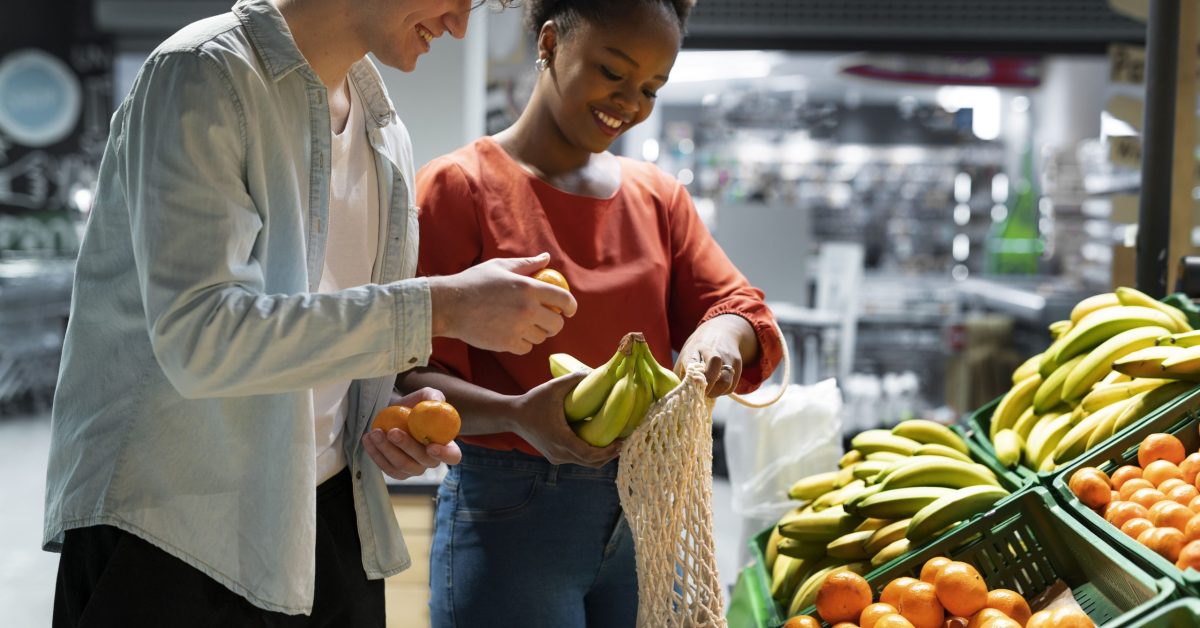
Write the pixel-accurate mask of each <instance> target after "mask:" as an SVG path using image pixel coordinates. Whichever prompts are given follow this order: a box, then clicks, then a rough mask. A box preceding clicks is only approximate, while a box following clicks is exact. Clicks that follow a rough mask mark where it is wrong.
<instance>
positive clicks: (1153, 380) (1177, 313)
mask: <svg viewBox="0 0 1200 628" xmlns="http://www.w3.org/2000/svg"><path fill="white" fill-rule="evenodd" d="M1050 335H1051V337H1052V338H1053V339H1054V340H1053V342H1052V343H1051V344H1050V346H1049V348H1047V349H1046V350H1045V351H1044V352H1042V353H1039V354H1038V355H1035V356H1033V357H1031V358H1029V360H1027V361H1026V362H1025V363H1024V364H1022V365H1021V366H1019V367H1017V370H1015V371H1013V377H1012V379H1013V387H1012V389H1010V390H1009V392H1008V393H1007V394H1006V395H1005V396H1004V397H1003V398H1002V399H1001V400H1000V403H999V405H997V406H996V409H995V411H994V412H993V413H992V420H991V427H990V429H989V433H988V436H989V438H990V440H991V441H992V446H993V448H994V449H995V450H996V457H997V458H998V459H999V460H1000V462H1001V463H1002V464H1004V465H1005V466H1008V467H1010V468H1011V467H1015V466H1017V465H1019V464H1020V465H1024V466H1025V467H1027V468H1029V469H1032V470H1035V471H1038V472H1049V471H1053V470H1054V469H1055V468H1057V467H1059V466H1061V465H1063V464H1065V463H1067V462H1069V461H1070V460H1072V459H1074V458H1076V457H1078V456H1079V455H1080V454H1082V453H1083V452H1085V451H1087V450H1088V449H1091V448H1092V447H1095V446H1097V445H1099V444H1100V443H1101V442H1103V441H1104V440H1106V439H1107V438H1108V437H1110V436H1112V435H1113V434H1115V433H1117V432H1119V431H1121V430H1122V429H1124V428H1125V427H1127V426H1129V425H1131V424H1133V423H1134V422H1136V421H1138V420H1139V419H1141V418H1142V417H1144V416H1146V415H1147V414H1148V413H1150V412H1151V411H1153V410H1154V409H1155V408H1157V407H1159V406H1161V405H1162V404H1164V403H1166V402H1168V401H1170V400H1171V399H1174V398H1175V397H1176V396H1178V395H1179V394H1181V393H1183V392H1185V391H1186V390H1187V389H1188V388H1190V387H1191V386H1193V385H1194V384H1193V382H1197V381H1200V332H1196V331H1192V328H1191V326H1190V325H1189V324H1188V320H1187V316H1186V315H1185V314H1184V313H1183V312H1182V311H1181V310H1179V309H1177V308H1175V307H1172V306H1170V305H1167V304H1165V303H1161V302H1159V301H1156V300H1154V299H1153V298H1151V297H1150V296H1148V295H1146V294H1144V293H1142V292H1139V291H1137V290H1134V289H1133V288H1124V287H1122V288H1117V289H1116V290H1114V291H1113V292H1107V293H1104V294H1098V295H1096V296H1093V297H1088V298H1087V299H1084V300H1082V301H1080V302H1079V303H1078V304H1077V305H1076V306H1075V308H1074V309H1073V310H1072V311H1071V319H1070V320H1066V321H1057V322H1055V323H1052V324H1051V325H1050ZM1193 347H1195V348H1193ZM1172 379H1176V380H1183V381H1182V382H1174V383H1173V382H1172V381H1171V380H1172Z"/></svg>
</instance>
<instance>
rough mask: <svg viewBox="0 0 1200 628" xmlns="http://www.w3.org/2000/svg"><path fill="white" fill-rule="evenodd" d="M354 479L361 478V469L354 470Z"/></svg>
mask: <svg viewBox="0 0 1200 628" xmlns="http://www.w3.org/2000/svg"><path fill="white" fill-rule="evenodd" d="M354 479H356V480H361V479H362V471H355V472H354Z"/></svg>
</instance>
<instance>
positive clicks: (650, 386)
mask: <svg viewBox="0 0 1200 628" xmlns="http://www.w3.org/2000/svg"><path fill="white" fill-rule="evenodd" d="M634 366H636V367H637V368H635V369H633V373H632V374H633V377H634V379H635V380H637V381H636V383H637V386H636V387H635V390H636V391H637V392H636V394H637V400H636V401H635V402H634V404H633V411H632V412H631V413H630V415H629V421H627V422H626V423H625V427H624V429H622V430H621V434H620V436H618V438H629V436H630V435H631V434H633V431H634V430H636V429H637V428H638V426H639V425H641V424H642V421H643V420H644V419H645V418H646V411H648V410H649V409H650V405H651V404H653V403H654V375H653V374H652V373H650V367H649V365H647V364H646V363H645V362H643V361H640V360H639V361H637V362H636V363H635V365H634Z"/></svg>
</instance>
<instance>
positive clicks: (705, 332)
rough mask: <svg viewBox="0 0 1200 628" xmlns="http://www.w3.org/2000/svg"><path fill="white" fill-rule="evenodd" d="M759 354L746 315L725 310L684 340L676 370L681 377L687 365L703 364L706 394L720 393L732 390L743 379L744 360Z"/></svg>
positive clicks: (755, 357) (712, 395)
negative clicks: (725, 312)
mask: <svg viewBox="0 0 1200 628" xmlns="http://www.w3.org/2000/svg"><path fill="white" fill-rule="evenodd" d="M757 357H758V336H756V335H755V333H754V328H753V327H751V326H750V323H748V322H746V319H744V318H742V317H740V316H737V315H736V314H723V315H720V316H714V317H713V318H710V319H708V320H707V321H705V322H704V323H703V324H701V325H700V326H699V327H697V328H696V331H694V332H692V335H691V336H690V337H688V339H687V342H685V343H683V349H682V350H680V352H679V359H678V361H677V362H676V363H675V373H676V374H677V375H679V377H680V378H681V379H682V378H683V377H684V375H685V374H686V372H687V365H688V364H690V363H693V362H699V363H701V364H703V365H704V378H705V380H707V382H708V387H707V388H706V389H705V394H707V395H708V396H709V397H720V396H721V395H725V394H728V393H731V392H733V391H734V390H735V389H736V388H737V385H738V382H739V381H741V379H742V364H743V363H744V361H745V362H749V361H752V360H754V359H757Z"/></svg>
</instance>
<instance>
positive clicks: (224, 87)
mask: <svg viewBox="0 0 1200 628" xmlns="http://www.w3.org/2000/svg"><path fill="white" fill-rule="evenodd" d="M350 79H351V80H352V81H354V83H355V86H356V87H357V88H358V90H359V92H360V93H361V94H362V96H363V105H364V108H365V110H366V112H367V132H368V136H369V140H370V144H371V146H372V148H373V149H374V157H375V165H376V168H377V172H378V180H379V182H380V189H379V194H380V201H381V202H380V207H381V208H382V209H383V211H382V214H383V215H382V216H381V218H380V233H379V254H378V257H377V258H376V260H375V266H374V281H375V283H373V284H371V285H367V286H362V287H358V288H352V289H348V290H343V291H340V292H336V293H330V294H317V293H316V291H317V286H318V282H319V280H320V273H321V270H322V262H323V258H324V255H325V236H326V225H327V224H328V221H327V215H328V194H329V190H328V187H329V163H330V130H329V129H330V124H329V109H328V104H327V102H326V98H327V91H326V89H325V87H324V86H323V85H322V83H321V81H320V80H319V79H318V78H317V76H316V74H315V73H314V72H313V70H312V68H311V67H310V66H309V65H308V64H307V63H306V62H305V60H304V58H303V56H301V54H300V51H299V50H298V49H297V48H296V44H295V42H294V40H293V39H292V37H291V34H290V32H289V31H288V28H287V24H286V23H285V22H284V20H283V18H282V16H281V15H280V14H279V12H278V11H277V10H276V9H275V8H274V7H273V6H272V5H271V3H270V2H268V0H242V1H240V2H239V3H238V4H237V5H235V6H234V8H233V10H232V12H230V13H227V14H225V15H220V16H217V17H213V18H210V19H206V20H202V21H200V22H197V23H195V24H192V25H190V26H188V27H186V28H185V29H183V30H182V31H180V32H179V33H177V34H175V35H174V36H172V37H171V38H170V39H168V40H167V41H166V42H165V43H163V44H162V45H161V46H159V48H158V49H157V50H156V51H155V52H154V53H153V54H152V55H151V57H150V58H149V60H148V61H147V62H146V64H145V65H144V66H143V67H142V70H141V72H140V74H139V75H138V77H137V80H136V81H135V84H134V86H133V89H132V91H131V93H130V95H129V97H128V98H127V99H126V100H125V101H124V103H123V104H122V105H121V106H120V108H119V109H118V110H117V113H116V115H115V116H114V117H113V122H112V133H111V136H110V138H109V142H108V146H107V149H106V151H105V154H104V158H103V162H102V164H101V170H100V177H99V181H100V184H99V187H98V189H97V196H96V201H95V204H94V210H93V212H92V215H91V217H90V220H89V222H88V226H87V233H86V236H85V237H84V240H83V244H82V247H81V249H80V253H79V261H78V265H77V270H76V279H75V286H74V293H73V302H72V305H71V317H70V323H69V326H68V329H67V335H66V343H65V347H64V351H63V357H62V367H61V371H60V374H59V384H58V391H57V394H56V395H55V399H54V411H53V428H52V443H51V453H50V462H49V470H48V478H47V487H46V520H45V533H44V534H45V535H44V538H43V543H44V545H45V548H46V549H50V550H56V549H59V548H60V547H61V543H62V538H63V532H64V530H67V529H71V528H77V527H82V526H91V525H99V524H107V525H112V526H116V527H118V528H121V529H123V530H126V531H128V532H131V533H133V534H136V535H138V536H140V537H142V538H144V539H146V540H148V541H149V542H151V543H153V544H154V545H156V546H158V547H160V548H162V549H164V550H166V551H167V552H168V553H170V554H172V555H174V556H177V557H178V558H180V559H182V560H184V561H185V562H187V563H188V564H190V565H192V566H194V567H196V568H198V569H200V570H201V571H203V572H204V573H205V574H208V575H209V576H211V577H212V578H214V579H216V580H217V581H219V582H221V583H222V584H224V585H225V586H227V587H229V588H230V589H232V590H233V591H235V592H237V593H238V594H240V595H242V596H244V597H246V598H247V599H249V600H250V601H251V602H252V603H254V604H255V605H257V606H259V607H261V608H265V609H269V610H275V611H281V612H284V613H290V614H298V613H308V612H311V609H312V602H313V584H314V568H315V565H314V561H315V558H314V556H315V553H314V545H315V532H316V502H315V497H316V495H315V488H316V468H315V467H316V465H315V449H314V434H313V408H312V401H311V394H310V390H311V388H312V387H313V386H315V385H317V384H321V383H322V382H325V381H329V380H355V383H354V386H353V387H352V388H351V393H350V394H351V406H350V414H349V418H348V424H347V426H346V434H347V438H346V439H345V453H346V459H347V460H348V461H349V465H350V471H351V474H352V477H353V478H354V480H353V484H354V505H355V508H356V510H357V515H358V532H359V537H360V538H361V541H362V561H363V567H364V569H365V571H366V574H367V575H368V576H369V577H370V578H382V577H386V576H389V575H392V574H395V573H397V572H399V571H402V570H403V569H405V568H407V567H408V566H409V563H410V559H409V556H408V552H407V550H406V549H405V546H404V541H403V539H402V538H401V535H400V530H399V528H398V526H397V524H396V519H395V515H394V514H393V511H392V508H391V505H390V501H389V499H388V494H387V489H386V487H385V485H384V480H383V475H382V473H381V472H380V470H379V468H378V467H376V466H375V465H374V463H373V462H372V461H371V459H370V458H369V457H368V456H367V455H366V453H365V452H364V450H363V448H362V446H361V443H360V441H359V438H358V436H359V435H361V434H363V433H364V432H365V431H366V429H367V427H368V425H369V424H370V420H371V418H372V417H373V416H374V414H375V412H376V411H377V410H378V409H379V408H381V407H383V406H384V405H386V403H387V400H388V396H389V393H390V391H391V388H392V382H393V380H394V377H395V375H396V373H397V372H400V371H403V370H406V369H409V368H412V367H414V366H418V365H424V364H426V361H427V359H428V357H429V352H430V298H429V285H428V282H427V281H426V280H424V279H413V278H412V277H413V275H414V272H415V270H416V260H417V218H416V207H415V206H414V203H413V190H412V187H411V185H412V181H413V164H412V148H411V145H410V143H409V137H408V132H407V131H406V130H405V128H404V126H403V125H402V124H401V123H400V121H399V119H398V118H397V116H396V113H395V110H394V109H393V107H392V105H391V101H389V100H388V97H387V94H386V93H385V91H384V87H383V83H382V81H381V80H380V77H379V75H378V73H377V72H376V70H375V68H374V66H372V65H371V63H370V61H369V60H366V59H364V60H362V61H360V62H358V63H357V64H356V65H355V66H354V67H353V69H352V70H351V72H350Z"/></svg>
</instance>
